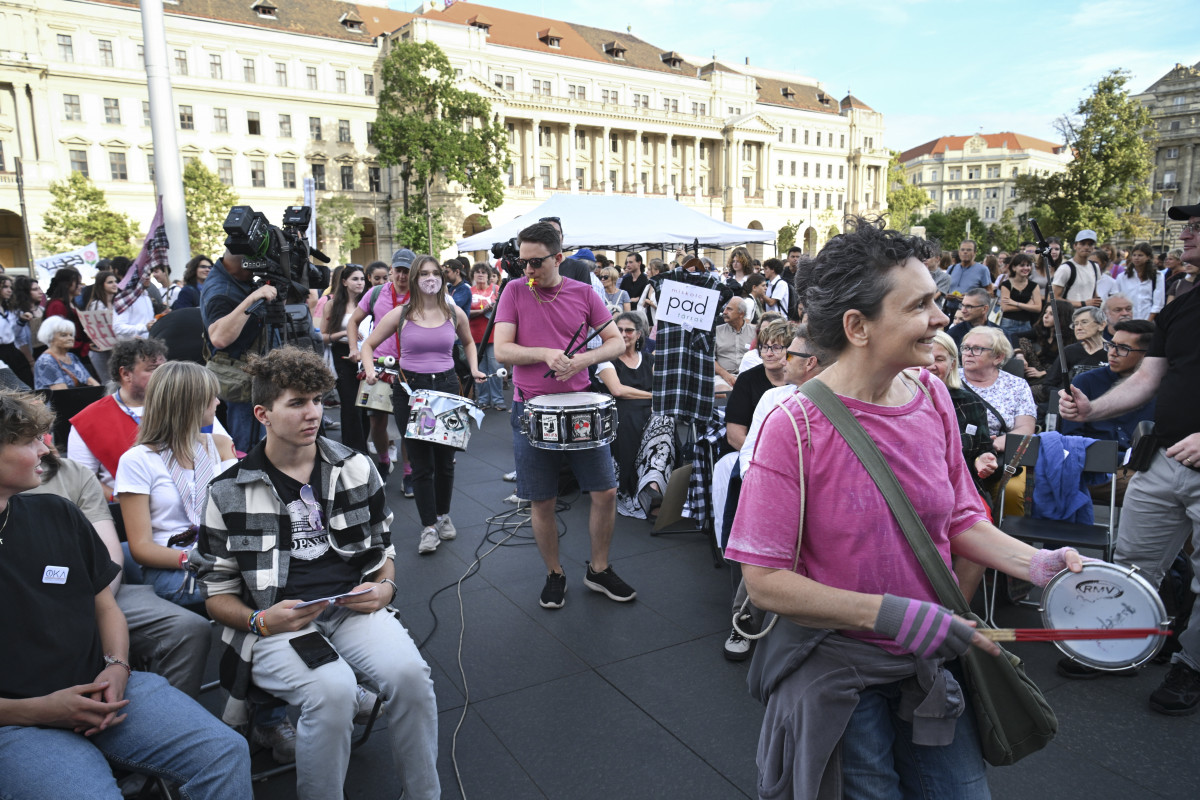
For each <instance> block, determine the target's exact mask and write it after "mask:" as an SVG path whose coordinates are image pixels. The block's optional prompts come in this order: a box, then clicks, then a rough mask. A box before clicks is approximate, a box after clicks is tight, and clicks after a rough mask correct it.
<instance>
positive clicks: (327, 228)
mask: <svg viewBox="0 0 1200 800" xmlns="http://www.w3.org/2000/svg"><path fill="white" fill-rule="evenodd" d="M317 224H318V225H320V226H321V231H322V232H323V233H324V234H325V240H326V242H327V243H332V244H326V249H327V250H331V251H332V252H329V253H328V255H329V257H330V258H331V259H333V263H334V264H344V263H346V261H347V260H348V259H349V257H350V253H351V252H352V251H353V250H354V248H356V247H358V245H359V244H360V243H361V242H362V232H363V221H362V218H361V217H359V216H358V213H357V212H356V211H355V210H354V202H353V201H352V200H351V199H350V198H349V197H346V196H345V195H334V196H332V197H326V198H325V199H324V200H321V201H320V202H318V203H317ZM405 241H407V240H405Z"/></svg>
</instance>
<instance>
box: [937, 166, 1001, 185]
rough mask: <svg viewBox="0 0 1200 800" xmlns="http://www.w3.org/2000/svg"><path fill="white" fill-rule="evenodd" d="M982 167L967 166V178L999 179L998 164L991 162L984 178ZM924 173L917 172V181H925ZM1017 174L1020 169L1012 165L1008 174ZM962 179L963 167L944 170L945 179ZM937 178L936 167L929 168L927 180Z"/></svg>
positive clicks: (974, 179)
mask: <svg viewBox="0 0 1200 800" xmlns="http://www.w3.org/2000/svg"><path fill="white" fill-rule="evenodd" d="M984 169H985V168H984V167H982V166H978V167H967V180H969V181H978V180H999V179H1000V170H1001V167H1000V165H999V164H993V165H990V166H988V167H987V168H986V170H987V176H986V178H985V177H984V175H983V170H984ZM924 174H925V173H923V172H918V173H917V183H924V182H925V181H924ZM1018 174H1020V169H1019V168H1018V167H1013V168H1012V170H1011V171H1010V173H1009V176H1010V177H1013V178H1015V177H1017V175H1018ZM962 179H963V168H962V167H951V168H949V169H947V170H946V180H948V181H961V180H962ZM937 180H938V171H937V170H936V169H931V170H929V182H930V183H937Z"/></svg>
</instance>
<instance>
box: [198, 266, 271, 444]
mask: <svg viewBox="0 0 1200 800" xmlns="http://www.w3.org/2000/svg"><path fill="white" fill-rule="evenodd" d="M242 261H243V257H242V256H240V255H235V254H234V253H230V252H229V251H228V250H226V251H225V255H223V256H222V257H221V258H220V259H218V261H217V263H216V264H214V265H213V268H212V271H211V272H209V275H208V279H207V280H206V281H205V282H204V286H203V287H202V289H201V293H200V316H201V319H202V320H203V321H204V332H205V343H206V344H207V346H208V349H209V351H210V353H211V355H210V356H209V360H208V369H209V370H210V371H211V372H213V373H214V374H215V375H216V376H217V380H218V381H219V382H220V384H221V391H220V396H221V399H222V400H224V401H225V404H226V420H227V423H228V425H227V427H228V430H229V434H230V435H231V436H232V437H233V442H234V445H235V446H236V447H237V449H238V450H240V451H242V452H243V453H247V452H249V451H250V449H251V448H252V447H253V446H254V445H255V444H256V443H257V442H258V440H259V439H261V438H262V426H261V425H260V424H259V422H258V421H257V420H256V419H255V418H254V406H253V405H252V404H251V402H250V376H249V375H247V374H246V373H245V372H243V371H242V366H243V365H244V364H245V363H246V358H247V357H248V356H249V355H250V354H252V353H257V352H258V351H259V349H260V348H261V345H262V336H263V330H264V329H263V319H264V316H265V314H266V303H267V302H270V301H271V300H274V299H275V297H276V295H277V293H278V292H277V290H276V289H275V287H274V286H271V285H270V284H263V285H262V286H259V287H257V288H256V287H255V285H254V283H253V282H252V279H253V277H254V276H253V274H252V273H251V272H250V271H249V270H248V269H245V268H244V267H243V266H242ZM260 300H261V301H263V302H262V303H259V301H260ZM255 304H258V305H257V306H256V305H255ZM277 344H281V343H279V342H273V343H272V346H275V345H277Z"/></svg>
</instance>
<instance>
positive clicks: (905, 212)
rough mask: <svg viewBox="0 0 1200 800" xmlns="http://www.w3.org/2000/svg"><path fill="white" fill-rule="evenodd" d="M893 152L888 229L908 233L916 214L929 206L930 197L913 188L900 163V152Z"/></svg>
mask: <svg viewBox="0 0 1200 800" xmlns="http://www.w3.org/2000/svg"><path fill="white" fill-rule="evenodd" d="M891 152H892V158H891V161H889V162H888V176H887V180H888V194H887V204H888V227H889V228H894V229H895V230H898V231H907V230H908V229H909V227H911V226H912V224H913V221H914V218H915V216H916V214H917V213H919V212H920V211H921V210H922V209H924V208H925V206H927V205H929V195H928V194H926V192H925V190H924V189H922V188H921V187H920V186H913V185H912V184H910V183H909V182H908V177H907V176H906V175H905V174H904V165H903V164H901V163H900V151H899V150H893V151H891Z"/></svg>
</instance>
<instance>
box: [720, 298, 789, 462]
mask: <svg viewBox="0 0 1200 800" xmlns="http://www.w3.org/2000/svg"><path fill="white" fill-rule="evenodd" d="M791 342H792V326H791V324H789V323H788V322H787V320H783V319H777V320H772V321H771V322H768V323H766V324H764V325H761V326H760V327H759V329H758V338H757V347H756V348H755V350H756V351H757V352H758V354H759V356H760V357H761V358H762V363H761V364H759V365H758V366H757V367H751V368H750V369H748V370H744V371H743V372H742V373H741V376H740V380H738V382H737V386H734V387H733V392H732V393H730V395H729V402H728V403H727V404H726V406H725V445H724V447H723V448H722V454H724V453H729V452H731V451H734V450H741V449H742V443H743V442H745V441H746V434H747V433H748V432H749V431H750V422H751V420H752V419H753V417H754V408H755V407H756V406H757V405H758V401H759V400H760V399H762V396H763V394H765V393H766V391H767V390H768V389H770V388H771V387H772V386H783V385H784V384H785V383H786V382H787V378H786V376H785V375H784V371H785V370H784V368H785V367H786V365H787V348H788V345H789V344H791Z"/></svg>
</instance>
